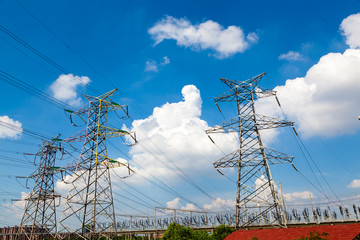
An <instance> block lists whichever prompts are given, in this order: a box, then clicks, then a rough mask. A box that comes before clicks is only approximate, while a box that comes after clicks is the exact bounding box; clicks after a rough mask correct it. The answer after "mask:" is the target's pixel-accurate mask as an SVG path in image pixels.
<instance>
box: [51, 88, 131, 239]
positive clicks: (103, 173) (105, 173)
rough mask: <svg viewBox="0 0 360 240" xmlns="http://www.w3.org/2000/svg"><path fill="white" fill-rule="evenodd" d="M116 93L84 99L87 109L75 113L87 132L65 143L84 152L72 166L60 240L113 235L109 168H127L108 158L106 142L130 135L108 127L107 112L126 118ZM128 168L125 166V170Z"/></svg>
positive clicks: (124, 108) (111, 92)
mask: <svg viewBox="0 0 360 240" xmlns="http://www.w3.org/2000/svg"><path fill="white" fill-rule="evenodd" d="M115 91H116V89H114V90H112V91H110V92H108V93H106V94H103V95H101V96H99V97H91V96H86V95H84V96H85V98H86V99H87V100H88V101H89V105H88V107H86V108H83V109H80V110H78V111H76V112H72V111H70V110H67V111H68V112H70V113H71V114H72V115H78V116H79V117H80V118H81V117H82V116H85V117H86V118H81V119H83V120H84V122H86V123H87V127H86V129H84V130H83V131H81V132H80V133H79V134H77V135H76V136H74V137H70V138H68V139H66V140H64V141H67V142H72V141H82V140H83V141H84V143H83V149H82V152H81V154H80V157H79V159H78V163H77V164H76V166H74V169H73V170H74V171H73V173H72V177H71V180H70V184H71V187H70V190H69V193H68V195H67V199H66V203H65V206H64V209H63V214H62V218H61V220H60V222H59V231H58V233H59V234H60V235H61V236H62V237H65V238H66V237H68V236H69V234H75V235H76V236H77V237H81V238H83V239H94V238H96V237H101V236H106V237H111V236H112V235H113V234H115V233H116V221H115V213H114V204H113V194H112V187H111V180H110V168H113V167H117V166H126V165H124V164H123V163H120V162H117V161H115V160H113V159H110V158H109V157H108V156H107V148H106V139H108V138H112V137H118V136H124V135H129V134H130V133H129V132H127V131H123V130H120V129H115V128H111V127H108V126H107V115H108V112H111V111H115V110H119V109H122V110H123V111H124V113H125V117H127V116H128V113H127V107H126V106H121V105H119V104H116V103H114V102H112V100H111V99H112V97H113V95H114V93H115ZM127 167H128V166H127Z"/></svg>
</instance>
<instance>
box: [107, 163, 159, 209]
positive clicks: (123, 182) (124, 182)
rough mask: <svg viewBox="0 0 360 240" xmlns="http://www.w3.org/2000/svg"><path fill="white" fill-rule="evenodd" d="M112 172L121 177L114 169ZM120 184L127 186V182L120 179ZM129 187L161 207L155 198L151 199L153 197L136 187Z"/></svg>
mask: <svg viewBox="0 0 360 240" xmlns="http://www.w3.org/2000/svg"><path fill="white" fill-rule="evenodd" d="M113 172H114V173H115V175H116V176H117V177H118V178H119V179H121V177H120V176H119V174H117V173H116V171H115V170H114V171H113ZM121 184H124V185H126V186H128V187H129V184H127V183H126V181H122V182H121ZM130 189H131V190H133V191H135V192H137V193H138V194H140V195H142V196H144V197H145V198H147V199H149V200H151V201H153V202H154V203H156V204H158V205H159V206H162V207H163V205H162V203H160V202H158V201H156V200H155V199H153V198H151V197H149V196H148V195H146V194H145V193H143V192H141V191H139V190H137V189H136V188H133V187H131V188H130ZM128 193H129V192H128ZM129 194H130V195H132V196H134V197H135V195H133V194H132V193H129Z"/></svg>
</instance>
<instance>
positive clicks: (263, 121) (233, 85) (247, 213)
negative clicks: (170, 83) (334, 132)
mask: <svg viewBox="0 0 360 240" xmlns="http://www.w3.org/2000/svg"><path fill="white" fill-rule="evenodd" d="M264 75H265V73H262V74H260V75H258V76H256V77H253V78H250V79H248V80H245V81H236V80H229V79H223V78H221V79H220V80H221V81H222V82H223V83H225V84H226V85H227V86H228V87H229V88H230V90H229V91H228V92H226V93H224V94H222V95H221V96H219V97H217V98H215V103H216V105H217V106H218V103H219V102H235V103H236V106H237V109H236V110H237V116H236V117H235V118H232V119H231V120H229V121H226V122H224V123H222V124H220V125H217V126H215V127H212V128H210V129H208V130H206V133H207V134H210V133H229V132H235V133H238V140H239V148H238V149H236V150H235V151H234V152H232V153H230V154H228V155H226V156H224V157H223V158H221V159H220V160H218V161H216V162H214V167H215V168H216V169H218V168H237V169H238V172H237V182H236V185H237V192H236V212H235V225H236V227H237V228H241V227H246V226H249V225H251V224H252V223H253V222H255V221H258V219H260V218H264V217H265V216H266V217H267V218H269V219H267V221H269V223H270V224H271V225H277V226H281V227H285V226H286V214H285V210H284V207H283V204H282V201H280V199H279V197H278V194H277V190H276V186H275V184H274V181H273V178H272V176H271V172H270V168H269V165H270V164H278V163H282V162H290V163H291V162H292V159H293V157H292V156H289V155H286V154H284V153H281V152H278V151H275V150H272V149H269V148H266V147H264V145H263V142H262V140H261V135H260V131H261V130H265V129H272V128H278V127H285V126H293V123H292V122H287V121H283V120H278V119H276V118H272V117H267V116H263V115H260V114H257V113H256V111H255V101H256V100H257V99H260V98H264V97H270V96H275V97H276V92H275V91H272V90H268V89H265V88H262V87H260V86H258V83H259V81H260V80H261V78H262V77H263V76H264ZM276 100H277V98H276ZM218 108H219V106H218ZM219 110H220V108H219ZM220 112H221V110H220ZM210 139H211V138H210Z"/></svg>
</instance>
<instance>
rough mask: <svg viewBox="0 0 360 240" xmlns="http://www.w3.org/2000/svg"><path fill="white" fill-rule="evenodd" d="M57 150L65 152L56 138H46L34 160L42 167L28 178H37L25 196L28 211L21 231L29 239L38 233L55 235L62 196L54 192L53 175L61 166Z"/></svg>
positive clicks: (48, 236)
mask: <svg viewBox="0 0 360 240" xmlns="http://www.w3.org/2000/svg"><path fill="white" fill-rule="evenodd" d="M58 152H61V153H62V154H63V148H61V143H60V142H59V140H58V137H56V138H54V139H52V140H51V141H43V144H42V147H41V149H40V150H39V151H38V152H37V153H36V154H35V160H36V158H39V159H40V160H39V163H38V164H39V165H38V166H39V167H38V169H37V170H36V171H35V172H34V173H32V174H31V175H30V176H29V177H28V179H34V180H35V185H34V188H33V190H32V191H31V193H30V194H29V195H28V196H27V197H26V198H25V199H24V200H25V201H26V203H25V212H24V215H23V217H22V220H21V223H20V232H19V234H20V235H22V236H23V235H25V236H26V238H27V239H30V240H31V239H38V236H37V235H43V236H44V237H46V238H50V237H54V236H55V234H56V206H57V205H58V203H56V199H57V198H59V197H60V195H58V194H56V193H55V191H54V175H55V174H57V173H58V172H59V168H58V167H55V160H56V158H57V153H58ZM20 235H18V236H19V237H20Z"/></svg>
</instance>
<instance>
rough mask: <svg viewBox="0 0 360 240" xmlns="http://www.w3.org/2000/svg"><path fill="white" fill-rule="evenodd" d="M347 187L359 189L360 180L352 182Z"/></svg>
mask: <svg viewBox="0 0 360 240" xmlns="http://www.w3.org/2000/svg"><path fill="white" fill-rule="evenodd" d="M347 187H348V188H360V179H354V180H352V182H351V183H350V184H349V185H348V186H347Z"/></svg>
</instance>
